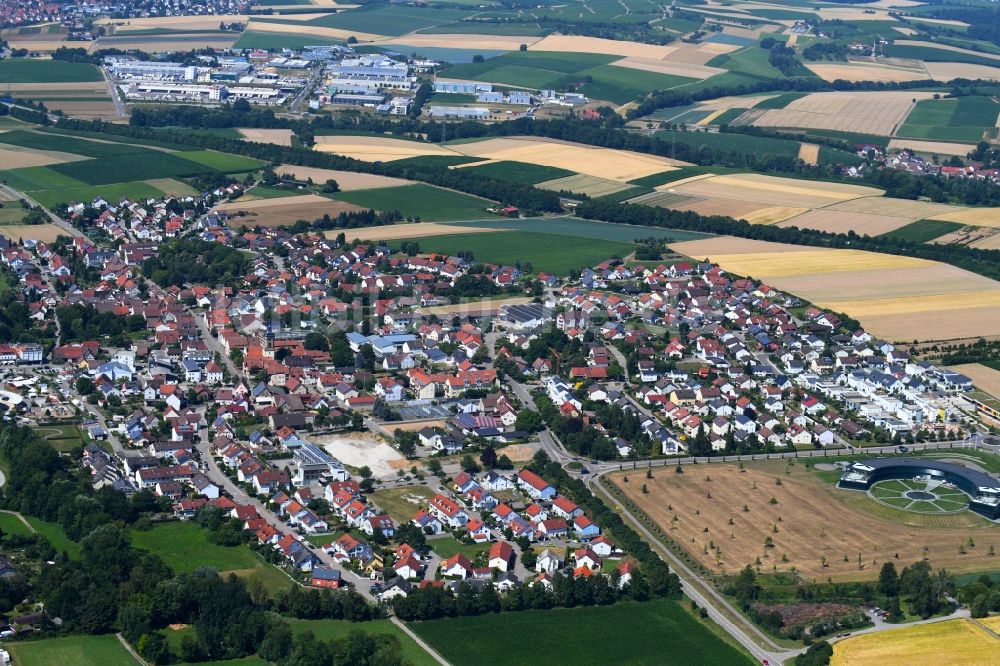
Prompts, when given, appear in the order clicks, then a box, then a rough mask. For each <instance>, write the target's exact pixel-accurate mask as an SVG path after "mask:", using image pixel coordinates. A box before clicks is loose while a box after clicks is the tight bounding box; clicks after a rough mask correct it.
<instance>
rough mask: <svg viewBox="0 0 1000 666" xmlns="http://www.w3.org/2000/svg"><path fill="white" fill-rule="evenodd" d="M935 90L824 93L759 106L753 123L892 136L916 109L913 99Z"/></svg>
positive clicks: (929, 94) (756, 124) (925, 95)
mask: <svg viewBox="0 0 1000 666" xmlns="http://www.w3.org/2000/svg"><path fill="white" fill-rule="evenodd" d="M931 97H933V93H930V92H920V91H909V90H908V91H906V92H863V93H862V92H857V93H856V92H821V93H812V94H810V95H806V96H805V97H801V98H799V99H796V100H794V101H792V102H791V103H790V104H789V105H788V106H786V107H785V108H783V109H758V110H756V111H754V112H753V113H754V114H755V116H756V117H755V118H754V120H753V122H752V123H751V124H753V125H755V126H757V127H789V128H798V129H826V130H836V131H842V132H861V133H864V134H876V135H882V136H888V135H891V134H892V133H893V132H894V130H895V129H896V127H898V126H899V125H900V124H901V123H902V122H903V121H904V120H905V119H906V116H908V115H909V113H910V111H911V110H912V109H913V100H914V99H917V100H920V99H929V98H931Z"/></svg>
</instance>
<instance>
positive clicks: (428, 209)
mask: <svg viewBox="0 0 1000 666" xmlns="http://www.w3.org/2000/svg"><path fill="white" fill-rule="evenodd" d="M333 198H334V199H337V200H338V201H346V202H348V203H352V204H355V205H357V206H363V207H365V208H374V209H375V210H386V211H389V210H398V211H399V213H400V214H401V215H402V216H403V217H413V218H418V217H419V218H420V219H421V220H422V221H424V222H440V221H445V220H469V219H481V218H483V217H485V216H487V215H489V213H487V212H486V209H487V208H489V207H491V206H494V205H495V204H494V203H493V202H491V201H487V200H486V199H480V198H478V197H473V196H469V195H468V194H462V193H461V192H455V191H454V190H446V189H443V188H440V187H434V186H432V185H424V184H417V185H401V186H398V187H378V188H374V189H370V190H355V191H353V192H339V193H337V194H335V195H333Z"/></svg>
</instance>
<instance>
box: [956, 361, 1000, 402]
mask: <svg viewBox="0 0 1000 666" xmlns="http://www.w3.org/2000/svg"><path fill="white" fill-rule="evenodd" d="M951 369H952V370H955V371H956V372H960V373H962V374H963V375H965V376H966V377H968V378H969V379H971V380H972V383H973V384H974V385H975V386H976V388H978V389H979V390H981V391H985V392H986V393H989V394H990V395H992V396H994V397H996V398H1000V369H997V368H992V367H990V366H988V365H985V364H983V363H964V364H962V365H955V366H952V367H951Z"/></svg>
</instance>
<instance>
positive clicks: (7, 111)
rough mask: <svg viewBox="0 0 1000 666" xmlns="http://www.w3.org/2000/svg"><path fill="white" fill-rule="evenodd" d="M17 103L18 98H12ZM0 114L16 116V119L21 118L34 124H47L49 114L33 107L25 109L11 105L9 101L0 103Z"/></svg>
mask: <svg viewBox="0 0 1000 666" xmlns="http://www.w3.org/2000/svg"><path fill="white" fill-rule="evenodd" d="M14 102H15V103H18V102H19V100H14ZM39 104H41V102H39ZM0 116H10V117H11V118H17V119H18V120H23V121H24V122H26V123H34V124H36V125H48V124H49V114H48V113H46V112H45V111H44V110H41V111H35V110H33V109H26V108H24V107H22V106H13V105H11V104H9V103H0Z"/></svg>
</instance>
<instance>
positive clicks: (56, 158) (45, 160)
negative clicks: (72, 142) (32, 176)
mask: <svg viewBox="0 0 1000 666" xmlns="http://www.w3.org/2000/svg"><path fill="white" fill-rule="evenodd" d="M85 159H87V158H86V157H83V156H82V155H74V154H73V153H64V152H61V151H58V150H36V149H34V148H22V147H21V146H8V145H5V144H0V164H2V165H3V168H4V169H21V168H23V167H33V166H48V165H49V164H63V163H64V162H76V161H78V160H85Z"/></svg>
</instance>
